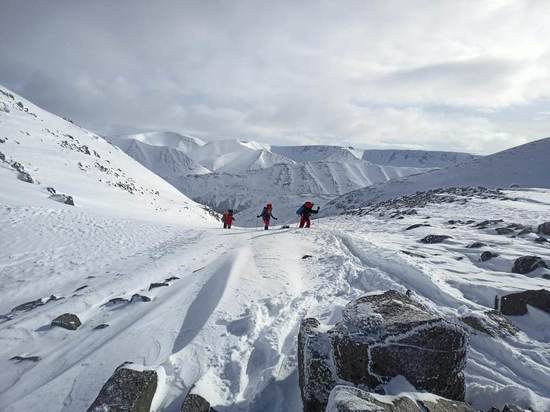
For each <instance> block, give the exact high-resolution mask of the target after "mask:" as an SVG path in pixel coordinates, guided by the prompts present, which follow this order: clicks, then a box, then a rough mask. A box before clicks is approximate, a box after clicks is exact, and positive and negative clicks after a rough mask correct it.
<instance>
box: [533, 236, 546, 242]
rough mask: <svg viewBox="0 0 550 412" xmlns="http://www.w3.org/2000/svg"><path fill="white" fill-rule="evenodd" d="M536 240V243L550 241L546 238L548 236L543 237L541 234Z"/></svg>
mask: <svg viewBox="0 0 550 412" xmlns="http://www.w3.org/2000/svg"><path fill="white" fill-rule="evenodd" d="M534 242H536V243H549V241H548V239H546V238H544V237H542V236H539V237H538V238H536V239H535V240H534Z"/></svg>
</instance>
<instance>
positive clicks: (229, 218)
mask: <svg viewBox="0 0 550 412" xmlns="http://www.w3.org/2000/svg"><path fill="white" fill-rule="evenodd" d="M317 213H319V206H317V209H313V203H312V202H310V201H307V202H305V203H304V204H303V205H302V206H300V207H299V208H298V210H296V214H297V215H299V216H300V224H299V227H300V228H304V227H305V228H309V227H311V215H314V214H317ZM260 217H261V218H262V220H263V222H264V230H268V229H269V224H270V222H271V218H273V219H275V220H277V218H276V217H275V216H273V205H272V204H271V203H268V204H267V205H265V206H264V208H263V209H262V211H261V213H260V214H259V215H257V216H256V218H257V219H259V218H260ZM234 220H235V217H234V216H233V209H228V210H226V211H225V212H223V216H222V222H223V228H224V229H231V224H232V223H233V221H234Z"/></svg>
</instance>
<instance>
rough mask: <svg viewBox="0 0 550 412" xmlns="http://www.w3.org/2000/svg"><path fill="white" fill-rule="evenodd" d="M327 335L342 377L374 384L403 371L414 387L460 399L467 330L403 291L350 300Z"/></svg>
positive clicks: (383, 381)
mask: <svg viewBox="0 0 550 412" xmlns="http://www.w3.org/2000/svg"><path fill="white" fill-rule="evenodd" d="M329 334H330V335H331V341H332V348H333V358H334V363H335V367H336V372H337V375H338V377H339V378H341V379H344V380H346V381H348V382H351V383H354V384H356V385H364V386H366V387H369V388H371V389H375V388H377V387H378V386H380V385H383V384H385V383H387V382H388V381H389V380H390V379H392V378H393V377H395V376H397V375H403V376H404V377H405V378H406V379H407V380H408V381H409V382H410V383H411V384H412V385H414V386H415V387H416V388H418V389H421V390H426V391H429V392H432V393H434V394H436V395H440V396H443V397H446V398H449V399H453V400H463V399H464V374H463V369H464V366H465V362H466V351H467V345H468V335H467V333H466V331H465V330H464V329H463V328H462V327H461V326H459V325H456V324H454V323H451V322H449V321H446V320H444V319H442V318H440V317H438V316H436V315H434V314H432V313H430V312H428V311H427V310H426V309H425V308H424V307H423V306H422V305H420V304H419V303H418V302H416V301H414V300H412V299H411V298H409V297H408V296H406V295H404V294H402V293H399V292H397V291H393V290H390V291H388V292H385V293H383V294H381V295H369V296H364V297H361V298H359V299H357V300H355V301H353V302H351V303H349V304H348V305H347V306H346V308H345V309H344V311H343V320H342V321H341V322H340V323H338V324H337V325H336V326H335V327H334V329H332V330H331V331H330V332H329Z"/></svg>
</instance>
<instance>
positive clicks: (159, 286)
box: [149, 282, 170, 290]
mask: <svg viewBox="0 0 550 412" xmlns="http://www.w3.org/2000/svg"><path fill="white" fill-rule="evenodd" d="M164 286H170V285H169V284H168V283H165V282H160V283H151V284H150V285H149V290H151V289H155V288H161V287H164Z"/></svg>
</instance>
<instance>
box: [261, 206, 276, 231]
mask: <svg viewBox="0 0 550 412" xmlns="http://www.w3.org/2000/svg"><path fill="white" fill-rule="evenodd" d="M272 211H273V205H272V204H271V203H268V204H267V205H265V207H264V208H263V210H262V213H260V214H259V215H258V216H256V218H259V217H261V218H262V219H263V221H264V230H267V229H269V220H270V219H271V218H273V219H275V220H277V218H276V217H275V216H273V213H271V212H272Z"/></svg>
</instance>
